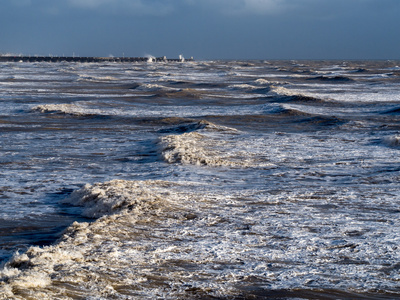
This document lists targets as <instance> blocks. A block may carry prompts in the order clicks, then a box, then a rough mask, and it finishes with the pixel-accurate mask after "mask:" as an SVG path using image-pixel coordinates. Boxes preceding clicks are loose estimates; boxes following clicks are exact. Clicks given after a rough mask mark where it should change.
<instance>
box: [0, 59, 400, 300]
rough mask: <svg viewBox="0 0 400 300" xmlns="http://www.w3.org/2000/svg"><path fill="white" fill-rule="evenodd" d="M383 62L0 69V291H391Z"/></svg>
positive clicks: (393, 226)
mask: <svg viewBox="0 0 400 300" xmlns="http://www.w3.org/2000/svg"><path fill="white" fill-rule="evenodd" d="M399 65H400V62H395V61H379V62H373V61H362V62H350V61H347V62H346V61H345V62H342V61H333V62H332V61H326V62H322V61H299V62H297V61H270V62H268V61H229V62H227V61H215V62H213V61H210V62H188V63H154V64H151V63H136V64H121V63H110V64H77V63H50V64H46V63H36V64H35V63H3V64H0V101H1V110H0V151H1V152H0V165H1V173H0V203H1V207H0V257H1V260H2V268H1V270H0V282H1V283H0V297H1V298H2V299H3V298H4V299H8V298H12V299H25V298H30V299H55V298H57V299H82V298H83V299H143V298H148V299H155V298H162V299H165V298H167V299H168V298H169V299H177V298H181V299H182V298H184V299H192V298H203V299H204V298H206V299H207V298H210V299H211V298H213V299H214V298H221V299H247V298H248V299H254V298H266V297H268V298H298V299H316V298H326V297H331V298H333V299H334V298H342V299H343V298H349V299H354V298H357V297H359V298H366V297H370V298H371V299H377V298H388V299H390V298H396V297H399V296H400V289H399V281H400V272H399V270H400V266H399V261H400V251H399V246H400V234H399V233H400V232H399V230H400V221H399V216H400V202H399V200H400V194H399V190H400V183H399V179H400V173H399V171H400V165H399V163H400V158H399V153H400V152H399V151H400V133H399V128H400V122H399V121H400V67H399Z"/></svg>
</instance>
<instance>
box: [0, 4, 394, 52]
mask: <svg viewBox="0 0 400 300" xmlns="http://www.w3.org/2000/svg"><path fill="white" fill-rule="evenodd" d="M0 8H1V10H0V17H1V22H2V28H3V30H2V31H1V33H0V40H1V43H0V52H1V53H23V54H27V55H35V54H36V55H49V54H51V55H72V54H73V53H74V54H75V55H80V56H109V55H114V56H123V55H124V56H143V55H145V54H151V55H154V56H164V55H166V56H168V57H174V56H175V57H176V56H177V55H179V54H180V53H183V54H184V55H185V56H188V57H189V56H194V57H195V58H198V59H399V58H400V54H399V53H400V40H399V39H398V35H397V31H398V28H400V26H399V25H400V24H399V23H400V20H399V18H398V15H399V12H400V1H398V0H336V1H331V0H297V1H293V0H213V1H212V0H200V1H194V0H164V1H161V0H146V1H144V0H58V1H54V0H52V1H50V0H2V1H1V4H0Z"/></svg>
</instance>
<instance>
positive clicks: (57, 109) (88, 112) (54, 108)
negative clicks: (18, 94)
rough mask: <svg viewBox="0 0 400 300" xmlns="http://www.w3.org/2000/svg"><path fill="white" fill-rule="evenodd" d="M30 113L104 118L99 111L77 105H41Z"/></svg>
mask: <svg viewBox="0 0 400 300" xmlns="http://www.w3.org/2000/svg"><path fill="white" fill-rule="evenodd" d="M32 111H38V112H41V113H55V114H65V115H72V116H80V117H84V116H104V115H106V114H105V112H104V111H102V110H100V109H91V108H86V107H83V106H81V105H77V104H73V103H70V104H42V105H37V106H35V107H33V108H32Z"/></svg>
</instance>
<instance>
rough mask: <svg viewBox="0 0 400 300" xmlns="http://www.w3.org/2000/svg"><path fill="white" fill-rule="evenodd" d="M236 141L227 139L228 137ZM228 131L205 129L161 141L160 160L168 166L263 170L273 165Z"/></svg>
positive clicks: (219, 128)
mask: <svg viewBox="0 0 400 300" xmlns="http://www.w3.org/2000/svg"><path fill="white" fill-rule="evenodd" d="M232 134H233V135H235V138H230V135H232ZM238 137H239V136H238V132H237V131H236V130H232V129H230V128H226V127H222V126H216V125H213V124H209V125H207V126H206V127H205V128H204V129H201V130H198V131H194V132H187V133H183V134H180V135H168V136H164V137H162V138H160V140H159V146H160V152H161V156H162V157H163V159H164V160H165V161H167V162H168V163H181V164H192V165H198V166H200V165H205V166H212V167H221V166H224V167H232V168H266V167H272V166H273V165H272V164H271V163H270V162H268V161H267V160H266V159H265V156H264V155H263V154H262V153H257V149H256V148H253V147H252V145H253V143H252V141H251V140H249V139H247V138H248V137H243V140H241V139H239V138H238Z"/></svg>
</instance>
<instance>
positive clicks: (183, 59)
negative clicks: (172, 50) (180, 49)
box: [179, 54, 185, 62]
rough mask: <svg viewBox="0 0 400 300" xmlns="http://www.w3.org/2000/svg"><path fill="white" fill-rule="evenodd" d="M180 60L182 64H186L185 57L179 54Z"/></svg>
mask: <svg viewBox="0 0 400 300" xmlns="http://www.w3.org/2000/svg"><path fill="white" fill-rule="evenodd" d="M179 60H180V61H181V62H184V61H185V58H184V57H183V55H182V54H179Z"/></svg>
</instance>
